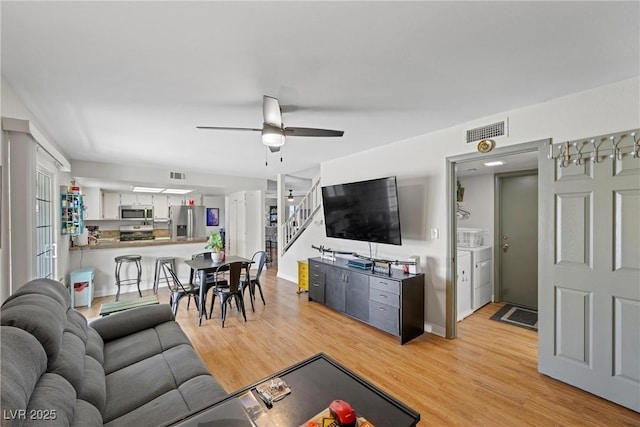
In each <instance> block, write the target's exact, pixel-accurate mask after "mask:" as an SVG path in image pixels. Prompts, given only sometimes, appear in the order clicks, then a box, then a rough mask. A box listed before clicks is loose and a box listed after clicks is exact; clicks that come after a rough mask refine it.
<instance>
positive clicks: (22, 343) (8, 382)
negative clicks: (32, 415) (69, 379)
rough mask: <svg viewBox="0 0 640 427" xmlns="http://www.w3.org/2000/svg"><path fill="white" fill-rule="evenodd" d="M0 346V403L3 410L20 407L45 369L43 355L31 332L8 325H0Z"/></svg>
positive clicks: (45, 363)
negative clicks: (0, 361)
mask: <svg viewBox="0 0 640 427" xmlns="http://www.w3.org/2000/svg"><path fill="white" fill-rule="evenodd" d="M0 347H1V348H2V364H1V366H0V367H1V369H0V376H1V377H2V381H1V382H0V388H1V389H0V397H1V398H2V402H1V404H0V407H2V408H3V410H5V411H8V410H16V409H23V410H24V409H26V408H27V404H28V403H29V399H30V398H31V393H32V392H33V389H34V387H35V386H36V383H37V382H38V380H39V379H40V376H42V374H44V373H45V371H46V369H47V355H46V353H45V352H44V349H43V348H42V346H41V345H40V343H39V342H38V340H37V339H35V338H34V337H33V335H31V334H29V333H27V332H25V331H23V330H22V329H18V328H14V327H11V326H2V328H0Z"/></svg>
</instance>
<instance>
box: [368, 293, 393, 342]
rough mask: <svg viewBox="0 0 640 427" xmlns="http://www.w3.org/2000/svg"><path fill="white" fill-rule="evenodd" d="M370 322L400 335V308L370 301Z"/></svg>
mask: <svg viewBox="0 0 640 427" xmlns="http://www.w3.org/2000/svg"><path fill="white" fill-rule="evenodd" d="M369 323H370V324H371V326H375V327H376V328H379V329H382V330H383V331H386V332H389V333H390V334H393V335H399V328H398V325H399V324H400V310H399V309H397V308H395V307H391V306H390V305H386V304H380V303H378V302H376V301H369Z"/></svg>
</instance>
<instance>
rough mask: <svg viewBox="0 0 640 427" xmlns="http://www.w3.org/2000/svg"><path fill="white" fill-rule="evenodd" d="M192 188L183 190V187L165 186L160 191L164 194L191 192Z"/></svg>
mask: <svg viewBox="0 0 640 427" xmlns="http://www.w3.org/2000/svg"><path fill="white" fill-rule="evenodd" d="M192 191H193V190H185V189H184V188H166V189H164V190H162V193H165V194H187V193H191V192H192Z"/></svg>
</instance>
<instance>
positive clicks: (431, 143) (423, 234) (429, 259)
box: [278, 76, 640, 335]
mask: <svg viewBox="0 0 640 427" xmlns="http://www.w3.org/2000/svg"><path fill="white" fill-rule="evenodd" d="M639 93H640V76H639V77H635V78H632V79H628V80H624V81H621V82H617V83H614V84H611V85H607V86H603V87H600V88H596V89H592V90H589V91H585V92H580V93H576V94H573V95H569V96H565V97H562V98H558V99H554V100H550V101H548V102H545V103H541V104H536V105H532V106H528V107H525V108H520V109H517V110H512V111H508V112H503V113H500V114H496V115H493V116H489V117H485V118H482V119H479V120H475V121H473V122H469V123H464V124H461V125H458V126H455V127H452V128H448V129H443V130H441V131H438V132H433V133H430V134H426V135H421V136H417V137H415V138H410V139H407V140H404V141H399V142H396V143H393V144H390V145H387V146H385V147H380V148H375V149H371V150H369V151H365V152H360V153H357V154H354V155H351V156H346V157H343V158H340V159H336V160H333V161H328V162H325V163H323V164H322V165H321V177H322V180H321V184H322V185H330V184H337V183H342V182H349V181H357V180H362V179H368V178H377V177H383V176H390V175H396V176H397V177H398V185H399V189H398V191H399V196H400V199H401V200H400V210H401V215H402V217H401V221H403V220H404V219H405V218H407V217H410V218H411V223H412V224H413V227H414V228H415V229H413V230H410V231H411V232H412V236H411V238H410V239H408V238H406V235H405V231H404V230H403V245H402V246H401V247H395V246H390V245H376V246H377V247H376V252H377V255H378V256H380V257H389V258H392V259H396V258H398V259H406V258H408V257H409V256H410V255H414V254H417V255H420V257H421V261H422V264H423V265H424V263H425V261H426V266H427V271H426V292H425V298H426V301H425V307H426V313H425V314H426V322H427V325H426V326H427V330H431V329H432V330H433V332H434V333H438V334H441V335H442V334H444V330H445V325H446V319H445V317H446V315H445V314H446V287H447V283H446V271H447V266H448V264H449V263H450V260H449V259H448V255H447V239H446V236H447V230H446V228H447V206H446V194H445V191H446V188H447V187H446V185H447V178H446V157H449V156H454V155H459V154H464V153H470V152H474V151H475V144H470V145H467V144H466V142H465V131H466V130H467V129H471V128H475V127H479V126H483V125H486V124H490V123H494V122H496V121H500V120H504V118H505V117H508V118H509V136H508V137H503V138H500V139H498V140H497V144H498V146H507V145H514V144H519V143H525V142H530V141H537V140H541V139H545V138H553V140H554V141H556V142H558V141H565V140H571V139H578V138H584V137H589V136H592V135H601V134H605V133H609V132H617V131H623V130H628V129H634V128H637V127H640V97H639ZM414 194H419V195H420V196H421V197H422V198H423V199H422V200H419V201H416V200H414V198H413V195H414ZM409 201H411V202H412V203H411V204H409ZM321 217H322V215H321V214H319V216H318V218H321ZM401 225H402V226H403V228H404V224H401ZM421 227H424V231H421V230H420V228H421ZM430 228H437V229H438V230H439V231H440V238H439V239H431V238H430V237H429V235H428V233H427V230H429V229H430ZM320 229H321V230H322V231H321V232H320V231H319V230H318V229H317V228H312V229H311V230H312V231H311V232H309V237H308V238H307V237H306V236H304V237H302V238H300V239H299V241H298V242H296V244H295V245H294V246H292V248H291V249H290V250H289V251H288V252H287V253H286V254H285V255H284V256H282V257H281V258H280V260H279V263H278V268H279V273H278V274H279V275H280V276H282V277H285V278H292V277H296V270H295V269H296V261H297V260H298V259H303V258H305V257H307V256H308V255H309V254H310V253H311V254H312V255H313V254H314V253H313V251H311V249H310V244H311V243H313V244H316V245H320V244H322V245H326V246H330V247H333V248H334V249H344V250H350V251H351V250H353V251H356V252H361V253H366V252H368V246H367V244H366V243H360V242H351V241H347V240H336V239H327V238H326V237H324V230H323V229H322V228H321V227H320ZM307 245H308V246H307Z"/></svg>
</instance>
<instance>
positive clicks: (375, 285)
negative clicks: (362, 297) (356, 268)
mask: <svg viewBox="0 0 640 427" xmlns="http://www.w3.org/2000/svg"><path fill="white" fill-rule="evenodd" d="M369 286H371V288H372V289H377V290H379V291H384V292H389V293H392V294H396V295H400V282H398V281H397V280H389V279H385V278H382V277H369Z"/></svg>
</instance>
